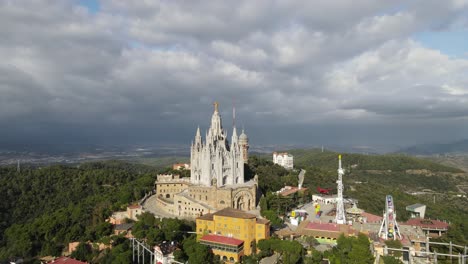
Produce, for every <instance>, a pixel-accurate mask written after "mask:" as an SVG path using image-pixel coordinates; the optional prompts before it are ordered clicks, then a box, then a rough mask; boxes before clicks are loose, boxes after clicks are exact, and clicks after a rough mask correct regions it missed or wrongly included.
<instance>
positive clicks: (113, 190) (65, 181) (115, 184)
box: [0, 161, 155, 260]
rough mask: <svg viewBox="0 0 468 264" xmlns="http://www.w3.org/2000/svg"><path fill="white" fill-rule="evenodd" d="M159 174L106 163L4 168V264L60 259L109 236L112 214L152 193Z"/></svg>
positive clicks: (0, 254)
mask: <svg viewBox="0 0 468 264" xmlns="http://www.w3.org/2000/svg"><path fill="white" fill-rule="evenodd" d="M154 178H155V169H154V168H152V167H148V166H144V165H136V164H130V163H124V162H120V161H107V162H97V163H85V164H81V165H79V166H63V165H54V166H49V167H44V168H41V167H38V168H33V167H31V168H22V170H21V172H17V171H16V168H14V167H0V193H2V194H4V195H2V199H1V200H0V260H6V259H9V258H12V257H24V258H26V259H31V258H33V257H35V256H38V255H40V256H47V255H52V256H58V255H61V252H62V250H63V249H64V248H65V246H66V245H68V242H72V241H88V240H90V241H98V240H99V239H101V238H102V237H104V236H107V235H109V233H110V231H112V230H111V228H110V227H109V224H108V223H106V222H105V219H106V218H107V217H108V216H110V214H111V212H113V211H114V210H120V209H123V208H125V207H126V206H127V205H128V204H129V203H131V202H133V201H137V200H138V199H141V198H142V197H143V196H144V194H145V193H147V192H149V191H151V189H152V188H153V183H154Z"/></svg>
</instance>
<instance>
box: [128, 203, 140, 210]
mask: <svg viewBox="0 0 468 264" xmlns="http://www.w3.org/2000/svg"><path fill="white" fill-rule="evenodd" d="M128 208H130V209H140V208H141V205H139V204H132V205H129V206H128Z"/></svg>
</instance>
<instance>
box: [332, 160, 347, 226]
mask: <svg viewBox="0 0 468 264" xmlns="http://www.w3.org/2000/svg"><path fill="white" fill-rule="evenodd" d="M343 175H344V169H343V168H342V167H341V155H338V180H337V181H336V183H337V185H338V188H337V189H338V197H336V217H335V222H336V223H337V224H345V223H346V215H345V210H344V202H343Z"/></svg>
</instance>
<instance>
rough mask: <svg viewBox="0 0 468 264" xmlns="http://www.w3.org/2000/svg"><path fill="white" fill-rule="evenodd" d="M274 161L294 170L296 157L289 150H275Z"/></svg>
mask: <svg viewBox="0 0 468 264" xmlns="http://www.w3.org/2000/svg"><path fill="white" fill-rule="evenodd" d="M273 163H274V164H278V165H280V166H282V167H284V168H285V169H288V170H292V169H293V168H294V157H293V155H291V154H288V153H287V152H284V153H276V152H273Z"/></svg>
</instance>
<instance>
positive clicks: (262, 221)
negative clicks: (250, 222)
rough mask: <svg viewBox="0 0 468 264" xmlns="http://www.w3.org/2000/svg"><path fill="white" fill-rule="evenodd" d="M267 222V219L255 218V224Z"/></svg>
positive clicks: (268, 221)
mask: <svg viewBox="0 0 468 264" xmlns="http://www.w3.org/2000/svg"><path fill="white" fill-rule="evenodd" d="M268 223H270V220H268V219H263V218H257V224H262V225H266V224H268Z"/></svg>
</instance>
